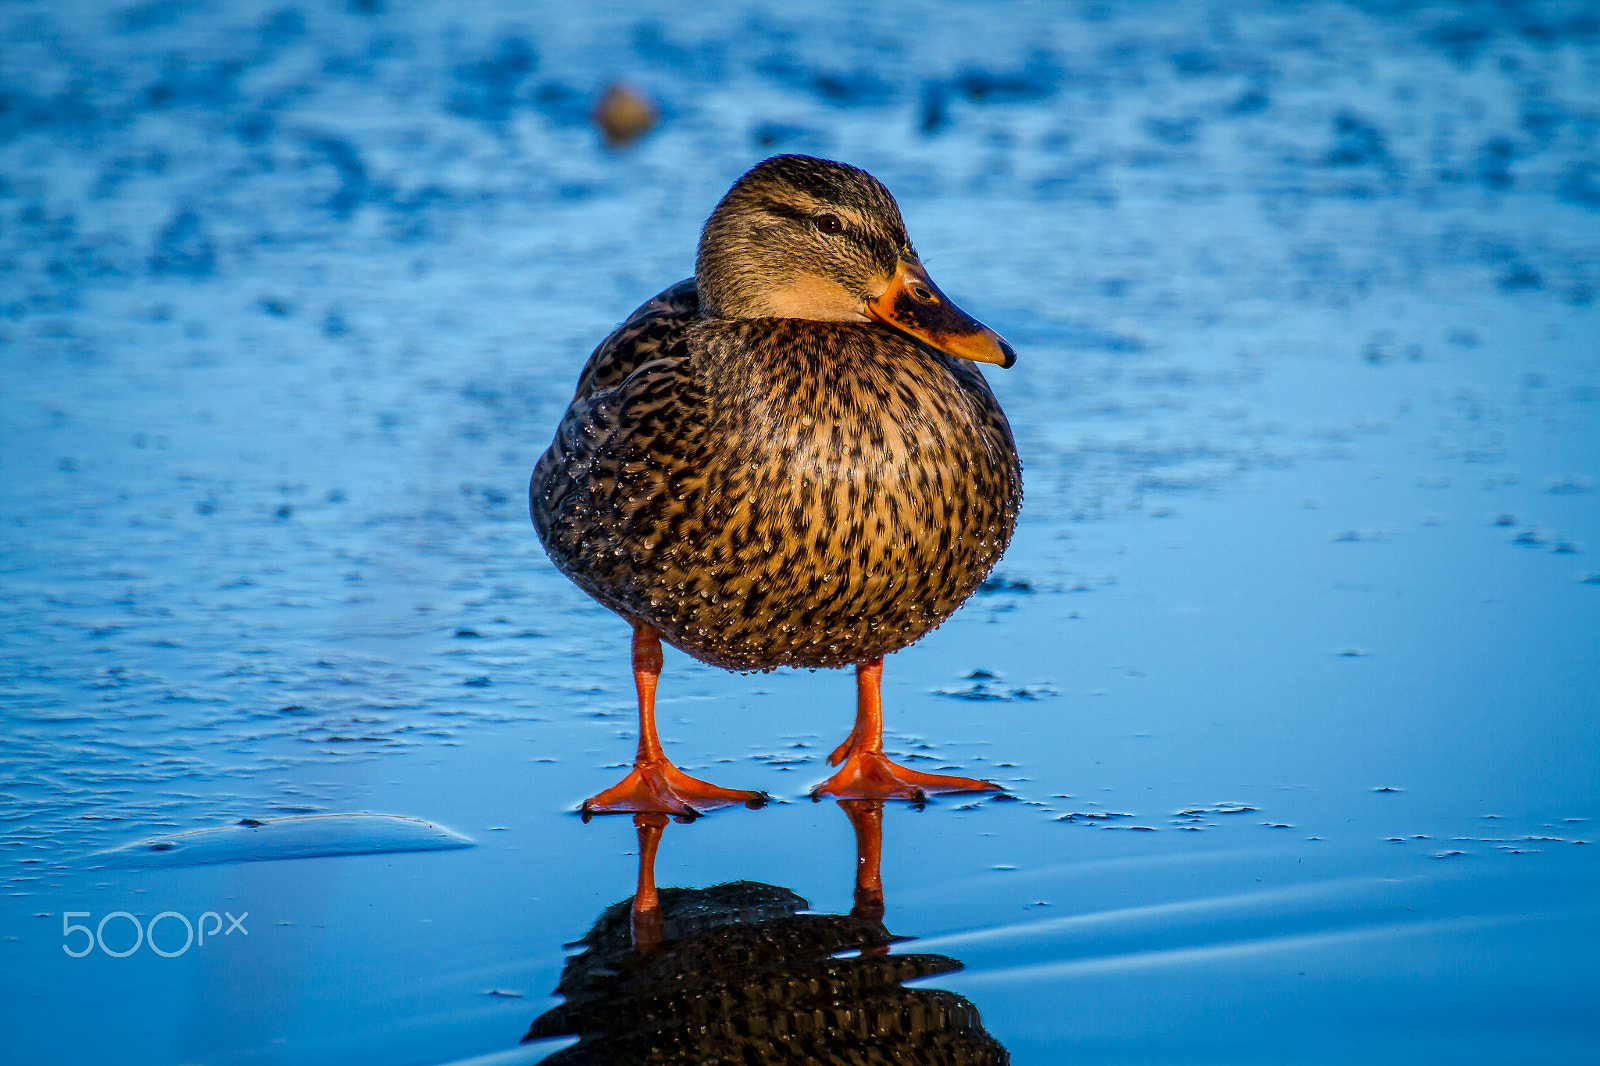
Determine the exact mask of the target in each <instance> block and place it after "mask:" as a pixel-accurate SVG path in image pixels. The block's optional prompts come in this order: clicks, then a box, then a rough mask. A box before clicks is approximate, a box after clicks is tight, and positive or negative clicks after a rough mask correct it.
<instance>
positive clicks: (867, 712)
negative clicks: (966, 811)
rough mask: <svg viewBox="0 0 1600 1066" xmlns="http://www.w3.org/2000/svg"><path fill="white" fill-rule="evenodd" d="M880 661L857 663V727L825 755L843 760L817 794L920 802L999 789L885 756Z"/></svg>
mask: <svg viewBox="0 0 1600 1066" xmlns="http://www.w3.org/2000/svg"><path fill="white" fill-rule="evenodd" d="M882 686H883V658H882V656H879V657H878V658H876V659H872V660H870V661H868V662H864V663H858V664H856V724H855V728H854V729H852V730H851V731H850V736H849V738H848V739H846V740H845V742H844V743H843V744H841V745H839V746H838V747H837V748H835V749H834V751H833V754H832V755H830V756H828V764H829V765H830V766H831V765H834V764H836V763H838V762H840V761H841V760H843V762H844V765H843V766H840V767H839V770H838V772H837V773H835V774H834V775H833V776H832V777H830V778H828V779H827V780H826V781H824V782H823V783H822V784H820V785H818V786H817V787H816V788H814V789H812V790H811V795H812V796H814V797H816V796H853V797H856V798H858V799H909V800H917V799H922V798H923V797H924V796H925V794H927V793H929V792H978V791H995V792H998V791H1000V786H999V785H997V784H995V783H994V782H992V781H983V780H980V779H978V778H976V777H956V776H953V775H950V774H926V773H923V772H922V771H921V770H913V769H911V768H910V767H907V766H901V765H900V764H899V763H896V762H893V761H891V760H890V759H889V757H888V756H887V755H885V754H884V753H883V688H882Z"/></svg>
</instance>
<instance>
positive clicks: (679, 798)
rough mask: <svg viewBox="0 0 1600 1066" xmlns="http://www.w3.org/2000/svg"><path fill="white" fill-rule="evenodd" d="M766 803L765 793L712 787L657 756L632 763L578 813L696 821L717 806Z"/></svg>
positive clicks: (585, 803)
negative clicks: (675, 817) (667, 816)
mask: <svg viewBox="0 0 1600 1066" xmlns="http://www.w3.org/2000/svg"><path fill="white" fill-rule="evenodd" d="M766 802H767V794H766V793H765V792H753V791H751V790H749V789H743V788H723V787H722V786H721V785H713V784H712V783H711V782H709V781H702V780H700V779H699V778H698V777H691V776H690V775H688V774H686V773H684V772H683V771H682V770H680V769H678V768H677V767H676V766H674V765H673V764H672V763H671V762H670V761H668V760H667V759H666V758H665V757H657V758H646V759H641V760H639V761H637V762H635V763H634V766H633V769H632V770H631V771H629V773H628V776H626V777H624V778H623V779H622V780H621V781H618V782H617V783H616V784H614V785H612V786H611V787H610V788H608V789H606V790H605V791H603V792H601V793H600V794H599V795H596V796H591V797H589V798H588V799H586V800H584V801H583V805H582V806H581V807H580V808H579V811H580V812H581V813H582V814H583V816H584V819H585V820H587V819H588V818H589V817H590V816H591V815H596V814H670V815H674V816H677V817H687V818H695V817H698V816H699V815H701V814H703V813H705V812H706V811H711V810H715V809H717V808H718V807H731V806H733V805H734V804H737V803H742V804H744V805H745V806H746V807H751V808H755V807H760V806H763V805H764V804H765V803H766Z"/></svg>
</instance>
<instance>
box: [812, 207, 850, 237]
mask: <svg viewBox="0 0 1600 1066" xmlns="http://www.w3.org/2000/svg"><path fill="white" fill-rule="evenodd" d="M811 221H812V222H813V223H815V224H816V227H817V228H818V229H819V230H821V231H822V232H823V233H843V232H844V223H843V222H840V221H839V216H838V215H836V214H834V213H833V212H831V211H824V212H823V213H822V214H820V215H818V216H817V217H816V218H814V219H812V220H811Z"/></svg>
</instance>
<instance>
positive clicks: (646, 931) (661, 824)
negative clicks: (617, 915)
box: [629, 814, 667, 951]
mask: <svg viewBox="0 0 1600 1066" xmlns="http://www.w3.org/2000/svg"><path fill="white" fill-rule="evenodd" d="M633 827H634V828H635V829H637V830H638V831H639V884H638V887H636V888H635V889H634V890H633V907H632V909H631V921H630V922H629V932H630V934H631V939H632V940H633V950H635V951H651V950H653V949H655V948H657V947H660V945H661V895H660V893H658V892H657V891H656V849H657V848H658V847H660V846H661V832H662V830H664V829H666V828H667V816H666V815H664V814H636V815H634V816H633Z"/></svg>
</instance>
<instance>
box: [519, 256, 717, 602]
mask: <svg viewBox="0 0 1600 1066" xmlns="http://www.w3.org/2000/svg"><path fill="white" fill-rule="evenodd" d="M697 304H698V301H697V299H696V297H695V290H694V282H693V281H692V280H690V281H684V282H680V283H679V284H677V285H674V286H673V287H672V288H670V289H668V290H666V291H665V292H663V293H662V294H661V295H659V296H657V297H656V298H655V299H653V300H651V301H650V302H649V303H647V304H645V305H644V306H643V307H641V308H639V310H638V311H636V312H634V314H633V316H632V317H630V318H629V319H628V321H627V322H625V323H623V324H622V326H620V327H619V328H618V329H617V331H616V332H615V333H613V334H612V335H611V336H610V337H608V338H606V340H605V342H604V343H603V344H601V345H600V347H599V348H597V349H595V353H594V354H593V355H592V356H590V357H589V363H588V365H587V366H586V367H584V371H583V378H582V380H581V382H580V383H579V386H578V395H577V397H576V398H575V399H574V400H573V401H572V404H571V406H570V407H568V408H567V412H566V415H565V416H564V417H563V418H562V419H561V424H560V426H558V427H557V428H556V435H555V440H553V441H552V442H551V443H550V448H549V450H547V451H546V452H545V454H544V456H543V457H542V458H541V459H540V460H539V463H538V465H537V466H536V467H535V468H534V471H533V478H532V480H531V481H530V483H529V486H528V509H529V512H530V514H531V515H532V517H533V525H534V528H535V529H536V530H537V531H538V533H539V538H540V540H542V541H543V542H544V546H545V550H546V552H547V553H548V554H549V556H550V559H551V561H553V562H554V563H555V564H556V566H557V567H559V568H560V569H561V570H562V571H563V572H565V573H566V574H567V575H568V576H569V577H571V578H572V579H573V580H574V581H576V582H577V583H578V585H579V586H580V587H582V588H583V589H585V590H586V591H588V592H589V593H590V594H591V595H593V596H594V597H595V598H596V599H599V600H600V601H601V602H602V603H604V604H606V605H607V606H608V607H611V608H612V609H613V610H616V611H618V612H619V613H622V614H624V615H627V616H630V617H631V614H630V613H629V611H628V600H627V597H626V595H625V589H624V586H625V585H626V584H627V574H625V573H622V572H621V571H625V570H627V568H628V567H627V565H625V561H624V560H623V559H622V558H621V557H622V556H624V555H626V556H627V558H628V559H633V558H635V557H637V556H640V555H641V554H645V553H646V547H641V546H640V545H638V544H629V543H624V542H626V541H629V539H630V538H634V537H637V538H639V539H640V540H642V541H645V542H649V543H650V544H653V543H654V541H655V540H656V539H657V538H656V537H654V536H653V535H651V532H650V522H649V521H646V520H644V519H642V518H641V519H639V520H638V521H637V522H636V521H635V518H636V517H637V516H638V515H639V512H640V511H641V510H643V509H647V508H654V509H656V510H660V509H661V508H664V507H666V506H667V494H668V479H669V478H670V477H671V476H672V475H673V474H674V473H675V472H679V471H681V470H683V469H685V468H692V466H693V465H694V456H695V455H697V454H699V451H698V449H699V447H700V442H701V435H702V433H703V432H704V429H705V425H704V421H705V420H704V417H703V415H704V413H705V409H706V402H705V396H704V392H703V390H702V388H701V386H700V383H699V380H698V378H697V377H696V375H695V374H694V373H693V371H692V369H691V367H690V359H689V344H688V341H687V339H686V327H687V326H688V325H689V324H690V323H691V322H692V321H693V320H694V315H695V310H696V307H697ZM679 506H680V509H681V505H679ZM652 513H653V512H652ZM624 548H627V549H628V550H627V551H623V550H622V549H624ZM613 549H616V550H613ZM613 571H616V572H613Z"/></svg>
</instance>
